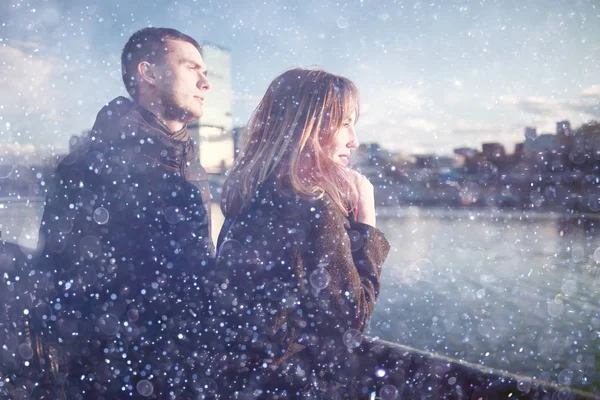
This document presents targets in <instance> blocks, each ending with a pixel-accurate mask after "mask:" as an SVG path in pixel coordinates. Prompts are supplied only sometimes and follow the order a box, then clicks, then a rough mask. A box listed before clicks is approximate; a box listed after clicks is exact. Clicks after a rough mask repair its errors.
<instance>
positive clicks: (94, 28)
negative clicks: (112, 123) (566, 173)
mask: <svg viewBox="0 0 600 400" xmlns="http://www.w3.org/2000/svg"><path fill="white" fill-rule="evenodd" d="M266 3H267V4H265V2H263V3H259V2H252V1H251V2H243V3H242V2H215V1H195V0H186V1H182V2H179V4H178V5H176V6H170V5H169V3H168V2H166V1H162V0H160V1H152V2H142V1H131V2H127V3H125V2H123V4H121V2H120V1H117V0H109V1H107V2H105V3H104V4H103V6H101V7H98V6H95V5H94V4H93V2H91V1H87V0H86V1H81V2H77V4H72V3H71V2H67V1H59V0H47V1H42V0H39V1H32V2H29V3H28V4H27V3H22V2H18V1H12V0H11V1H8V2H7V3H3V4H2V5H0V14H1V15H3V17H2V19H0V22H1V23H0V58H1V59H2V60H3V61H2V62H1V63H0V76H1V77H2V78H0V87H1V88H2V90H1V91H0V93H1V94H0V146H3V147H5V148H7V147H8V146H9V145H12V146H14V144H15V143H20V144H21V145H24V146H34V147H37V148H40V147H43V146H47V145H50V144H56V143H57V142H60V143H61V144H62V148H63V149H66V148H67V146H68V139H69V138H70V137H71V136H72V135H73V134H79V133H81V131H83V130H86V129H89V128H90V126H91V125H92V123H93V120H94V118H95V114H96V113H97V111H98V110H99V109H100V107H101V106H102V105H103V104H104V103H106V102H108V101H110V100H111V99H112V98H113V97H116V96H117V95H121V94H124V93H125V89H124V88H123V85H122V82H121V77H120V65H119V58H120V51H121V48H122V46H123V45H124V43H125V41H126V40H127V38H128V37H129V36H130V35H131V33H133V32H134V31H135V30H137V29H139V28H142V27H143V26H147V25H153V26H169V27H175V28H177V29H180V30H181V31H183V32H185V33H188V34H190V35H192V36H193V37H195V38H196V39H198V40H199V41H201V42H209V43H214V44H216V45H217V46H221V47H225V48H227V49H228V50H230V51H231V57H232V71H233V75H232V78H233V82H232V84H233V96H234V104H233V117H234V125H241V124H243V123H244V122H245V121H246V120H247V119H248V117H249V115H250V113H251V111H252V110H253V108H254V107H255V106H256V104H257V103H258V101H259V99H260V97H262V94H263V93H264V91H265V89H266V87H267V85H268V83H269V82H270V81H271V79H273V78H274V77H275V76H276V75H277V74H279V73H281V72H282V71H284V70H285V69H287V68H289V67H292V66H295V65H303V66H320V67H323V68H325V69H327V70H329V71H331V72H334V73H339V74H342V75H345V76H348V77H349V78H351V79H353V80H354V81H355V83H356V84H357V86H358V87H359V90H360V91H361V117H360V120H359V123H358V125H357V131H358V133H359V138H360V139H361V141H362V142H364V143H367V142H378V143H380V144H381V145H382V147H385V148H387V149H390V150H391V151H401V152H403V153H408V154H419V153H420V154H425V153H436V154H451V153H452V150H453V149H454V148H456V147H462V146H469V147H478V146H479V145H480V144H481V143H484V142H500V143H502V144H503V145H505V147H506V148H507V149H511V148H512V147H513V146H514V144H515V143H518V142H522V141H523V139H524V128H525V127H526V126H531V127H536V128H537V132H538V133H539V134H542V133H547V132H548V133H553V132H554V127H555V124H556V122H557V121H560V120H570V121H571V124H572V125H573V126H574V127H576V126H580V125H581V124H583V123H586V122H588V121H591V120H594V119H600V109H599V101H600V64H599V63H598V59H599V56H600V41H599V39H598V38H599V37H600V36H599V35H598V34H599V33H600V24H598V22H600V21H599V20H600V9H599V8H598V7H597V6H595V5H594V3H593V2H591V1H579V2H576V3H574V4H566V3H564V2H560V1H550V2H541V1H535V2H529V3H528V4H526V5H523V4H519V3H517V2H495V1H482V2H479V1H477V2H474V1H462V2H449V3H444V4H435V3H430V4H424V3H421V2H393V1H386V2H384V1H366V0H364V1H356V2H347V3H343V4H341V5H339V6H337V5H336V4H337V3H334V2H318V1H316V0H314V1H307V2H303V3H302V4H301V5H298V4H295V3H294V2H292V1H279V2H266ZM209 69H210V65H209Z"/></svg>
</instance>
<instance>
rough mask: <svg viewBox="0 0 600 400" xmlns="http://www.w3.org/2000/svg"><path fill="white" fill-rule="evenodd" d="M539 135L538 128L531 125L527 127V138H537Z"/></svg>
mask: <svg viewBox="0 0 600 400" xmlns="http://www.w3.org/2000/svg"><path fill="white" fill-rule="evenodd" d="M536 137H537V129H535V128H532V127H530V126H526V127H525V139H535V138H536Z"/></svg>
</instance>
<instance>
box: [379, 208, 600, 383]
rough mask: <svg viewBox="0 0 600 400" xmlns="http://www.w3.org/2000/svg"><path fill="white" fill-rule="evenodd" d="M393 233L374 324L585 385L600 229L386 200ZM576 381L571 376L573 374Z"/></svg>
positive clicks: (458, 354) (384, 222) (489, 361)
mask: <svg viewBox="0 0 600 400" xmlns="http://www.w3.org/2000/svg"><path fill="white" fill-rule="evenodd" d="M378 227H379V228H380V229H381V230H383V231H384V232H385V233H386V236H387V238H388V240H389V241H390V242H391V243H392V247H393V248H392V250H391V254H390V256H389V258H388V260H387V262H386V264H385V266H384V270H383V273H382V286H381V294H380V297H379V302H378V304H377V306H376V308H375V311H374V315H373V318H372V321H371V327H370V331H369V333H370V334H371V335H376V336H379V337H380V338H382V339H386V340H390V341H393V342H398V343H402V344H405V345H409V346H412V347H416V348H419V349H424V350H428V351H432V352H436V353H440V354H443V355H446V356H449V357H452V358H456V359H463V360H467V361H470V362H474V363H478V364H483V365H486V366H489V367H493V368H499V369H503V370H506V371H509V372H513V373H518V374H524V375H527V376H532V377H537V378H541V379H545V380H553V381H556V382H559V383H563V384H573V385H577V386H585V385H586V384H589V383H590V379H592V378H593V374H594V373H595V354H594V346H598V340H597V335H598V330H599V329H600V308H599V305H600V303H599V300H600V290H599V289H600V278H599V274H598V272H597V268H598V267H597V264H598V263H597V261H600V236H597V235H594V234H590V233H589V232H586V231H585V230H583V229H582V228H581V227H579V226H577V225H564V224H561V223H560V221H559V218H558V216H556V215H553V214H548V213H541V214H540V213H538V214H523V213H512V214H511V213H502V212H494V211H491V210H477V211H465V210H452V211H445V210H427V209H419V208H408V209H407V208H398V209H383V210H380V217H379V219H378ZM567 381H569V382H567Z"/></svg>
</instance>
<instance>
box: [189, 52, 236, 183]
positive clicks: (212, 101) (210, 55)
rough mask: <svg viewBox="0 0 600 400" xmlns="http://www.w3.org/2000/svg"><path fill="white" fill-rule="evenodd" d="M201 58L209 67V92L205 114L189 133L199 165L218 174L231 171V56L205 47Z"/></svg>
mask: <svg viewBox="0 0 600 400" xmlns="http://www.w3.org/2000/svg"><path fill="white" fill-rule="evenodd" d="M202 58H203V59H204V61H205V62H206V65H207V66H208V70H209V75H208V76H209V80H210V84H211V89H210V90H209V91H207V92H206V96H205V98H204V115H203V116H202V118H200V120H199V121H196V122H193V123H191V124H189V125H188V132H189V133H190V136H191V137H192V138H194V140H195V141H196V143H197V144H198V148H199V151H198V157H199V158H200V162H201V163H202V166H203V167H204V168H205V169H206V171H207V172H208V173H209V174H217V173H223V172H225V171H226V170H227V169H228V168H230V167H231V166H232V165H233V160H234V156H235V155H234V140H233V135H232V128H233V119H232V103H233V93H232V92H233V91H232V83H231V53H230V52H229V50H226V49H223V48H221V47H218V46H215V45H212V44H204V45H203V46H202Z"/></svg>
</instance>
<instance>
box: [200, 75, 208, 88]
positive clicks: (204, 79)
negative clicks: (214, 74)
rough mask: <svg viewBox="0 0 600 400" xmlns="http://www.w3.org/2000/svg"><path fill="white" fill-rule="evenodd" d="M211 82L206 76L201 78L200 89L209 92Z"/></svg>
mask: <svg viewBox="0 0 600 400" xmlns="http://www.w3.org/2000/svg"><path fill="white" fill-rule="evenodd" d="M210 86H211V85H210V81H209V80H208V78H207V77H206V76H204V75H202V76H201V77H200V80H199V81H198V87H199V88H200V89H202V90H208V89H210Z"/></svg>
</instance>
